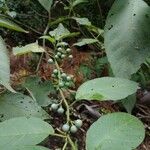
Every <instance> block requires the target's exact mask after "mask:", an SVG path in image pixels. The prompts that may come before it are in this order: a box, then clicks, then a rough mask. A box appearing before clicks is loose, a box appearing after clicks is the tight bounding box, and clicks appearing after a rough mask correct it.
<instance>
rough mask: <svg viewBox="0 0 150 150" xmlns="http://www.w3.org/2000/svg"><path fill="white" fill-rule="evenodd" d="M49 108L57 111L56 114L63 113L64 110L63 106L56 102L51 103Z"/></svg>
mask: <svg viewBox="0 0 150 150" xmlns="http://www.w3.org/2000/svg"><path fill="white" fill-rule="evenodd" d="M51 110H53V111H57V113H58V114H63V113H64V111H65V110H64V108H63V107H62V106H61V105H60V104H56V103H53V104H52V105H51Z"/></svg>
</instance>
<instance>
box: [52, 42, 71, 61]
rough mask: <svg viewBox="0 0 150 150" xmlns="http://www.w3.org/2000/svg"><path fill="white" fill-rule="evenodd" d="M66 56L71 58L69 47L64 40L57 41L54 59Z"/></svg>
mask: <svg viewBox="0 0 150 150" xmlns="http://www.w3.org/2000/svg"><path fill="white" fill-rule="evenodd" d="M67 56H68V58H70V59H72V58H73V56H72V55H71V49H70V48H69V47H68V43H66V42H60V43H58V44H57V48H56V54H55V56H54V58H55V59H56V60H61V59H64V58H65V57H67Z"/></svg>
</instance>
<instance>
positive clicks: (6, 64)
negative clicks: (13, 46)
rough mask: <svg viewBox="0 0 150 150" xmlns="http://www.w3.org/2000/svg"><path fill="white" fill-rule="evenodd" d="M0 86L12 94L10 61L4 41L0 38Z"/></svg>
mask: <svg viewBox="0 0 150 150" xmlns="http://www.w3.org/2000/svg"><path fill="white" fill-rule="evenodd" d="M0 84H2V85H3V86H5V87H6V88H7V89H8V90H9V91H11V92H14V93H15V91H14V89H12V87H11V86H10V60H9V56H8V51H7V48H6V45H5V43H4V40H3V39H2V37H1V36H0Z"/></svg>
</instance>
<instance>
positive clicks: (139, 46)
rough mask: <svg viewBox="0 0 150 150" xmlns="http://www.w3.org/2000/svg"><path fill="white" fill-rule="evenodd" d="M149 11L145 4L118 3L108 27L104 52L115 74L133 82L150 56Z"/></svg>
mask: <svg viewBox="0 0 150 150" xmlns="http://www.w3.org/2000/svg"><path fill="white" fill-rule="evenodd" d="M149 25H150V7H149V6H148V5H147V4H146V3H145V2H144V1H143V0H132V1H131V0H116V1H115V3H114V4H113V6H112V8H111V10H110V12H109V14H108V17H107V21H106V26H105V33H104V38H105V42H104V45H105V48H106V53H107V57H108V60H109V62H110V64H111V67H112V70H113V73H114V75H115V76H117V77H123V78H130V77H131V75H132V74H133V73H135V72H137V71H138V69H140V67H141V64H142V63H144V62H145V60H146V58H148V57H149V56H150V42H149V39H150V30H149Z"/></svg>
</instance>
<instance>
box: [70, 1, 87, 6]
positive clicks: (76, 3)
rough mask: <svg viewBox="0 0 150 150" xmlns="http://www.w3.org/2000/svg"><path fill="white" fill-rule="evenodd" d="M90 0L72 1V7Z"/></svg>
mask: <svg viewBox="0 0 150 150" xmlns="http://www.w3.org/2000/svg"><path fill="white" fill-rule="evenodd" d="M87 2H88V0H75V1H74V2H73V3H72V7H75V6H77V5H79V4H81V3H87Z"/></svg>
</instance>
